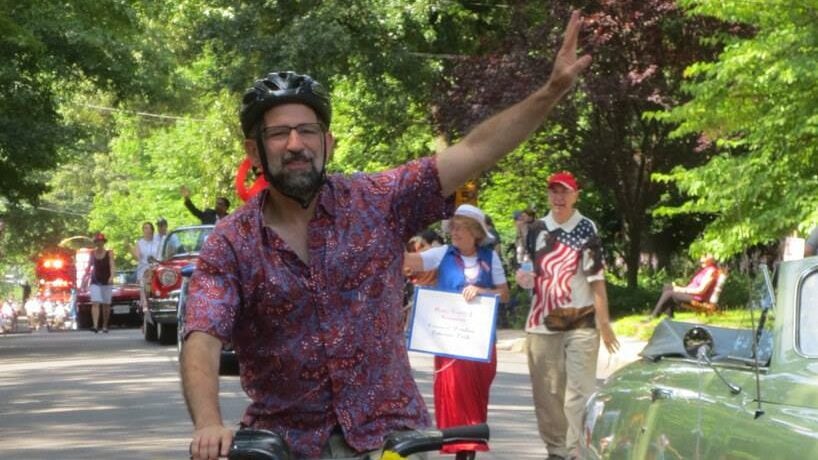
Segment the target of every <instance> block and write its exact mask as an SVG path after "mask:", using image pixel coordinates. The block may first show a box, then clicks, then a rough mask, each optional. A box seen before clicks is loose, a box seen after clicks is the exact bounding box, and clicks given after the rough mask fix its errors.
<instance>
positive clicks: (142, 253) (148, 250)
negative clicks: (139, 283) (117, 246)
mask: <svg viewBox="0 0 818 460" xmlns="http://www.w3.org/2000/svg"><path fill="white" fill-rule="evenodd" d="M159 243H160V242H159V238H157V237H156V235H154V237H153V239H152V240H146V239H145V238H140V239H139V240H138V241H137V242H136V247H137V248H139V260H137V261H136V277H137V279H140V280H141V279H142V274H143V273H145V270H146V269H147V268H148V265H150V262H148V257H150V256H153V257H158V256H159V248H160V244H159Z"/></svg>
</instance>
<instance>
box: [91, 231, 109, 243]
mask: <svg viewBox="0 0 818 460" xmlns="http://www.w3.org/2000/svg"><path fill="white" fill-rule="evenodd" d="M94 241H108V240H107V239H106V238H105V234H104V233H102V232H99V233H97V234H96V235H94Z"/></svg>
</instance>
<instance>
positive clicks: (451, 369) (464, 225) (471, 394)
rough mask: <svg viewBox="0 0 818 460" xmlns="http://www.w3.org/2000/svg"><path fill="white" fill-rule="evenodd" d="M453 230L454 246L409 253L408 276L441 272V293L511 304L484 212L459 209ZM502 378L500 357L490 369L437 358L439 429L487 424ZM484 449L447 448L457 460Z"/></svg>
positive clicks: (470, 446) (493, 359)
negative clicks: (495, 386) (499, 377)
mask: <svg viewBox="0 0 818 460" xmlns="http://www.w3.org/2000/svg"><path fill="white" fill-rule="evenodd" d="M449 229H450V231H451V236H452V244H451V245H445V246H440V247H435V248H430V249H428V250H426V251H423V252H416V253H407V254H406V255H405V262H404V265H405V268H406V269H407V271H408V272H410V273H412V272H420V271H425V270H433V269H437V270H438V277H437V286H436V287H437V288H438V289H442V290H446V291H451V292H459V293H462V294H463V297H464V298H465V299H466V300H467V301H471V300H472V299H474V298H475V297H476V296H478V295H495V296H499V298H500V299H499V300H500V302H507V301H508V297H509V294H508V284H507V281H506V275H505V272H504V271H503V266H502V264H501V263H500V257H499V256H498V255H497V253H496V252H495V251H494V250H493V249H492V248H491V246H490V245H488V246H487V245H486V243H490V242H491V240H492V239H493V238H492V236H491V233H490V232H489V229H488V226H487V225H486V218H485V214H483V211H481V210H480V209H479V208H477V207H475V206H472V205H469V204H464V205H461V206H459V207H458V208H457V210H456V211H455V213H454V217H453V218H452V220H451V223H450V226H449ZM496 372H497V354H496V351H494V350H492V357H491V361H490V362H488V363H483V362H477V361H469V360H462V359H455V358H446V357H442V356H436V357H435V383H434V394H435V418H436V420H437V426H438V428H446V427H449V426H455V425H472V424H476V423H485V422H486V419H487V416H488V401H489V388H490V387H491V382H492V381H493V380H494V375H495V374H496ZM487 450H489V449H488V445H486V444H484V443H461V444H455V445H451V446H446V447H444V448H443V450H442V452H443V453H449V454H451V453H454V454H456V455H455V458H456V459H457V460H466V459H473V458H474V457H475V455H476V452H477V451H487Z"/></svg>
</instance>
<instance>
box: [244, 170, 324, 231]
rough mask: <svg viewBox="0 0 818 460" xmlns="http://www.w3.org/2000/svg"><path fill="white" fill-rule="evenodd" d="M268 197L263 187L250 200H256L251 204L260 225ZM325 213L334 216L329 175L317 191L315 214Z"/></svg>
mask: <svg viewBox="0 0 818 460" xmlns="http://www.w3.org/2000/svg"><path fill="white" fill-rule="evenodd" d="M269 199H270V190H269V189H266V188H265V189H264V190H262V191H261V193H258V194H256V196H254V197H253V198H251V199H250V200H251V202H252V200H258V201H256V202H255V204H253V206H254V207H255V208H256V210H257V211H258V216H259V219H260V222H261V225H262V226H264V217H263V216H264V203H265V201H267V200H269ZM322 212H323V213H326V214H328V215H329V216H331V217H335V199H334V196H333V193H332V186H331V184H330V177H329V176H327V180H326V181H325V182H324V185H322V186H321V190H319V191H318V204H317V206H316V212H315V214H316V216H318V215H321V213H322Z"/></svg>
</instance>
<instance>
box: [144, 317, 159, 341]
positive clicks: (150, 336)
mask: <svg viewBox="0 0 818 460" xmlns="http://www.w3.org/2000/svg"><path fill="white" fill-rule="evenodd" d="M142 334H144V335H145V341H147V342H156V340H157V339H158V338H159V337H158V335H157V333H156V324H154V323H151V322H150V321H148V315H144V316H143V317H142Z"/></svg>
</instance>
